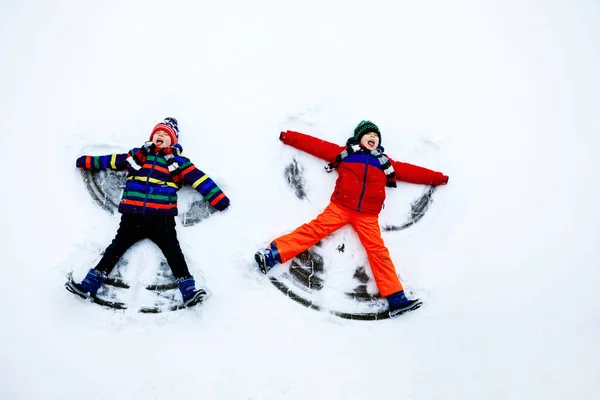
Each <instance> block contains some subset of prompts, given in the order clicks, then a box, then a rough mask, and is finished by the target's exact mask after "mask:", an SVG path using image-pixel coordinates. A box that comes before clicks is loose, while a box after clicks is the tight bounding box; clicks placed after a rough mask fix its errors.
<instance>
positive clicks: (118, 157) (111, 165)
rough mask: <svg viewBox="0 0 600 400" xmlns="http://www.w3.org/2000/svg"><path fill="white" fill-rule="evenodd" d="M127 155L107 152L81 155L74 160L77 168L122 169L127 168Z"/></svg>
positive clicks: (96, 169) (95, 169) (92, 169)
mask: <svg viewBox="0 0 600 400" xmlns="http://www.w3.org/2000/svg"><path fill="white" fill-rule="evenodd" d="M127 157H129V153H125V154H109V155H106V156H81V157H79V158H78V159H77V161H76V162H75V165H76V166H77V168H79V169H87V170H91V171H99V170H102V169H114V170H116V171H122V170H124V169H127Z"/></svg>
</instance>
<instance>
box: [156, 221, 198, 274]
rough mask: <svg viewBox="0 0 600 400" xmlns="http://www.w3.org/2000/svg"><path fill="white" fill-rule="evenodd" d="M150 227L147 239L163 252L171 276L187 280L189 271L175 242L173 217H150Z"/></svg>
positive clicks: (176, 241)
mask: <svg viewBox="0 0 600 400" xmlns="http://www.w3.org/2000/svg"><path fill="white" fill-rule="evenodd" d="M150 218H151V221H152V222H151V224H152V226H151V227H149V232H150V233H149V235H148V238H149V239H150V240H152V241H153V242H154V243H156V245H157V246H158V248H159V249H160V250H161V251H162V252H163V254H164V255H165V258H166V259H167V263H169V267H170V268H171V271H172V272H173V276H174V277H175V278H177V279H179V278H189V277H190V276H191V275H190V271H189V269H188V266H187V263H186V262H185V257H184V256H183V252H182V251H181V246H180V245H179V240H177V231H176V230H175V217H174V216H168V217H160V216H158V217H150Z"/></svg>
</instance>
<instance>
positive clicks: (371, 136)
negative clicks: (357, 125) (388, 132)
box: [360, 132, 379, 151]
mask: <svg viewBox="0 0 600 400" xmlns="http://www.w3.org/2000/svg"><path fill="white" fill-rule="evenodd" d="M360 145H361V146H362V147H365V148H367V149H368V150H371V151H373V150H375V149H376V148H377V147H379V136H377V134H376V133H375V132H368V133H366V134H364V135H363V137H362V138H361V139H360Z"/></svg>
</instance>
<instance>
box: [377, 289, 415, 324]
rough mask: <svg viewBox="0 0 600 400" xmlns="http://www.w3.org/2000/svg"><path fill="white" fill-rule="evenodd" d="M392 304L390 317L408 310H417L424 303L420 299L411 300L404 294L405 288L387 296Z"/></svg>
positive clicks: (390, 304)
mask: <svg viewBox="0 0 600 400" xmlns="http://www.w3.org/2000/svg"><path fill="white" fill-rule="evenodd" d="M385 298H386V299H387V301H388V303H389V306H390V318H394V317H397V316H399V315H400V314H404V313H405V312H407V311H412V310H416V309H417V308H419V307H421V306H422V305H423V302H422V301H421V300H419V299H414V300H409V299H408V298H407V297H406V294H404V290H401V291H399V292H396V293H392V294H390V295H389V296H386V297H385Z"/></svg>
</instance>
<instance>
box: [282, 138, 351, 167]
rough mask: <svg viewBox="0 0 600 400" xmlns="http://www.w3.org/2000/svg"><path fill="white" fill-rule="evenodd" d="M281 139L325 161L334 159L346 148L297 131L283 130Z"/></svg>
mask: <svg viewBox="0 0 600 400" xmlns="http://www.w3.org/2000/svg"><path fill="white" fill-rule="evenodd" d="M279 140H281V141H282V142H283V143H285V144H287V145H289V146H292V147H295V148H297V149H298V150H302V151H305V152H307V153H308V154H312V155H313V156H315V157H318V158H321V159H323V160H325V161H332V160H333V159H335V157H336V156H337V155H338V154H340V153H341V152H342V151H343V150H344V149H345V147H344V146H339V145H337V144H334V143H330V142H328V141H326V140H321V139H318V138H316V137H314V136H310V135H306V134H304V133H300V132H295V131H284V132H281V134H280V135H279Z"/></svg>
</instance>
